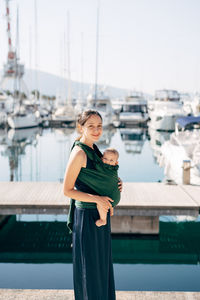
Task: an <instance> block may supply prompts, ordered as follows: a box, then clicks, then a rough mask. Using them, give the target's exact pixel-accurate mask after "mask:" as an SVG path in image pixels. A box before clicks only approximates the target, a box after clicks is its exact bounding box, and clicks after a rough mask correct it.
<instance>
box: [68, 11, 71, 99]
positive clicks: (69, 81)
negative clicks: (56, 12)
mask: <svg viewBox="0 0 200 300" xmlns="http://www.w3.org/2000/svg"><path fill="white" fill-rule="evenodd" d="M69 18H70V15H69V11H68V12H67V62H68V89H67V101H68V104H69V105H71V104H72V91H71V70H70V28H69V26H70V19H69Z"/></svg>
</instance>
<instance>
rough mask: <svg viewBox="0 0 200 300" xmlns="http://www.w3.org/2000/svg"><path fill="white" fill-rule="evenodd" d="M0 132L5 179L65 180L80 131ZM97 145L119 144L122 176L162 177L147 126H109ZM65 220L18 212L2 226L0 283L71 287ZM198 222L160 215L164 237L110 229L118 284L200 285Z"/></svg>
mask: <svg viewBox="0 0 200 300" xmlns="http://www.w3.org/2000/svg"><path fill="white" fill-rule="evenodd" d="M0 134H1V135H0V137H1V140H0V141H1V142H0V166H1V168H0V180H1V181H60V182H62V180H63V177H64V172H65V167H66V164H67V160H68V158H69V154H70V149H71V146H72V144H73V141H74V139H75V138H76V136H77V133H76V131H75V130H74V129H72V128H61V129H60V128H59V129H55V128H54V129H52V128H48V129H42V128H35V129H26V130H21V131H12V130H11V131H8V132H7V131H4V130H1V132H0ZM162 138H164V139H165V138H168V137H166V134H164V135H163V136H162ZM98 145H99V147H100V149H101V150H102V151H103V150H104V149H105V148H106V147H108V146H111V147H115V148H117V149H118V151H119V153H120V158H119V165H120V168H119V175H120V177H121V178H122V180H123V181H125V182H127V181H129V182H133V181H134V182H136V181H138V182H158V181H163V180H164V177H165V176H164V169H163V168H161V167H159V165H158V164H157V160H156V155H155V147H154V143H153V140H152V139H151V133H150V131H148V129H147V128H139V127H138V128H129V129H128V128H118V129H116V128H109V129H105V130H104V133H103V136H102V138H101V140H100V142H99V144H98ZM157 146H158V147H159V143H158V141H157ZM66 220H67V216H66V215H59V216H54V215H16V216H10V217H9V218H8V220H7V222H6V223H5V224H2V226H1V228H0V288H33V289H34V288H41V289H43V288H47V289H59V288H60V289H67V288H69V289H71V288H73V286H72V257H71V247H70V245H71V240H70V239H71V237H70V236H69V234H68V232H67V228H66ZM198 221H199V219H197V220H195V221H188V220H186V219H184V218H182V220H181V221H180V220H179V219H178V218H175V217H173V218H172V217H165V216H162V217H161V218H160V233H159V235H139V236H138V235H113V236H112V249H113V261H114V272H115V280H116V289H117V290H163V291H165V290H174V291H184V290H185V291H200V287H199V280H198V278H199V276H200V268H199V262H200V243H199V240H200V228H199V226H200V222H198Z"/></svg>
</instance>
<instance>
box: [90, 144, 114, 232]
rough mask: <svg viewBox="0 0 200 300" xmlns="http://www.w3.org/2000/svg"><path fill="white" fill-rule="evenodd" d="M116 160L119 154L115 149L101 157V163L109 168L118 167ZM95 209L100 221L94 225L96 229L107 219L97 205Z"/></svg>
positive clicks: (111, 213) (107, 150)
mask: <svg viewBox="0 0 200 300" xmlns="http://www.w3.org/2000/svg"><path fill="white" fill-rule="evenodd" d="M118 158H119V153H118V151H117V150H116V149H114V148H107V149H106V150H105V151H104V153H103V156H102V161H103V162H104V163H105V164H108V165H111V166H116V165H118ZM97 209H98V212H99V216H100V219H99V220H97V221H96V223H95V224H96V225H97V226H98V227H100V226H102V225H106V219H107V212H105V211H104V210H103V209H102V208H101V207H100V206H99V205H98V204H97ZM110 215H111V216H112V215H113V207H112V208H110Z"/></svg>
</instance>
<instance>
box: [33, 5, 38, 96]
mask: <svg viewBox="0 0 200 300" xmlns="http://www.w3.org/2000/svg"><path fill="white" fill-rule="evenodd" d="M34 11H35V102H37V100H38V99H37V98H38V94H37V90H38V74H37V68H38V60H37V59H38V55H37V47H38V39H37V35H38V32H37V31H38V30H37V29H38V28H37V0H35V1H34Z"/></svg>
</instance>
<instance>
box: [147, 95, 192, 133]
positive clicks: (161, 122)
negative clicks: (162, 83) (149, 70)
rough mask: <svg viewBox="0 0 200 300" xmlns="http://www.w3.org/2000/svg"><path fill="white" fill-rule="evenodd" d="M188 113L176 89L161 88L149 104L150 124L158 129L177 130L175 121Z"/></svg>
mask: <svg viewBox="0 0 200 300" xmlns="http://www.w3.org/2000/svg"><path fill="white" fill-rule="evenodd" d="M185 115H187V113H186V112H185V111H184V109H183V104H182V102H181V101H180V95H179V93H178V92H177V91H175V90H160V91H156V93H155V100H154V101H152V102H151V104H150V105H149V117H150V119H151V121H150V122H149V126H150V127H152V128H154V129H156V130H166V131H173V130H175V121H176V119H177V118H178V117H181V116H185Z"/></svg>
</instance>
